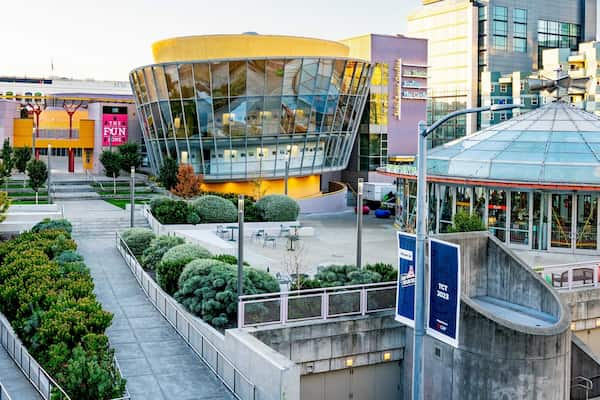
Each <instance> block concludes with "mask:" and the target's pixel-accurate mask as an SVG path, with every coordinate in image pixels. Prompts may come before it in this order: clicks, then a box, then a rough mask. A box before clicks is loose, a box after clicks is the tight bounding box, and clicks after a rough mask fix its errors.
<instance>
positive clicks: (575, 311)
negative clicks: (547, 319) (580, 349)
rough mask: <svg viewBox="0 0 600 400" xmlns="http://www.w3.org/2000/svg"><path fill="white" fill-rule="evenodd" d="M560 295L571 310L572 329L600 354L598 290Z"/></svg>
mask: <svg viewBox="0 0 600 400" xmlns="http://www.w3.org/2000/svg"><path fill="white" fill-rule="evenodd" d="M560 297H561V298H562V299H563V301H564V302H565V304H566V305H567V307H568V308H569V309H570V311H571V321H572V328H571V329H572V331H573V333H574V336H577V337H578V338H579V339H581V341H582V342H583V343H585V344H586V345H587V346H588V347H589V348H590V349H591V351H593V352H594V353H595V354H598V355H600V327H599V326H598V325H597V321H598V318H600V290H598V289H585V290H574V291H571V292H562V293H561V294H560Z"/></svg>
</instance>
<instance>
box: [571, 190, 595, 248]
mask: <svg viewBox="0 0 600 400" xmlns="http://www.w3.org/2000/svg"><path fill="white" fill-rule="evenodd" d="M576 215H577V218H576V223H577V225H576V226H575V228H576V229H575V230H574V232H575V248H576V249H577V250H593V251H595V250H598V198H597V197H596V195H592V194H579V195H577V211H576Z"/></svg>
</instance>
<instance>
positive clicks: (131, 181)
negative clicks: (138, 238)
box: [129, 166, 135, 228]
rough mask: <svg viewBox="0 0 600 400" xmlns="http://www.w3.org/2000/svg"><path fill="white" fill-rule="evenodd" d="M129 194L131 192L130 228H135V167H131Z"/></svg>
mask: <svg viewBox="0 0 600 400" xmlns="http://www.w3.org/2000/svg"><path fill="white" fill-rule="evenodd" d="M129 192H130V201H131V207H130V208H131V210H130V212H131V214H130V217H129V226H130V227H132V228H133V223H134V221H133V218H134V216H133V213H134V210H135V167H134V166H131V179H130V181H129Z"/></svg>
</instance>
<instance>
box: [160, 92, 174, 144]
mask: <svg viewBox="0 0 600 400" xmlns="http://www.w3.org/2000/svg"><path fill="white" fill-rule="evenodd" d="M160 115H161V119H162V122H163V128H164V129H165V133H166V136H167V137H173V119H172V118H171V107H170V106H169V102H168V101H161V102H160Z"/></svg>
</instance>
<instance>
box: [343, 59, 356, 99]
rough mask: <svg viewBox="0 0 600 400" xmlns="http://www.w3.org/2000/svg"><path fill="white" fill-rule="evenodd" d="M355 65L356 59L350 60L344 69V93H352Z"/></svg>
mask: <svg viewBox="0 0 600 400" xmlns="http://www.w3.org/2000/svg"><path fill="white" fill-rule="evenodd" d="M355 66H356V62H355V61H349V62H348V64H346V70H345V71H344V77H343V79H342V93H344V94H350V89H351V87H352V78H353V77H354V68H355Z"/></svg>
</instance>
